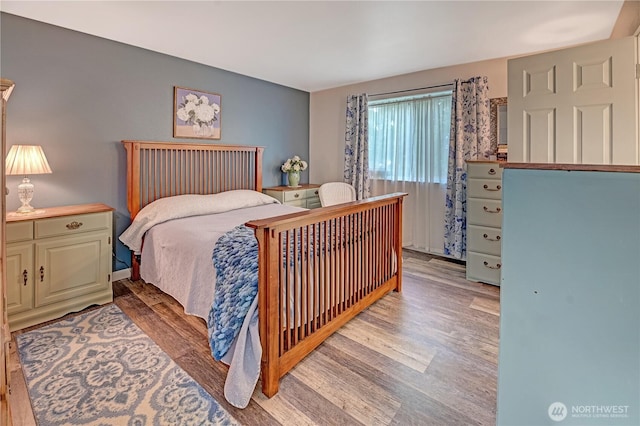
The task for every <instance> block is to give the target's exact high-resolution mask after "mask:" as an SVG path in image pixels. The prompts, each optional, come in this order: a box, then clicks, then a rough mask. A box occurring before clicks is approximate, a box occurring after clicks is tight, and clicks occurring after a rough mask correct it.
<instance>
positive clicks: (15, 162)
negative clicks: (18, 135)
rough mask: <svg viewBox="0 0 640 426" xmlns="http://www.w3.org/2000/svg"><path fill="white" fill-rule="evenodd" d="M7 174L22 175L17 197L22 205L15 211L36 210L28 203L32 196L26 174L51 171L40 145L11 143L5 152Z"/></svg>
mask: <svg viewBox="0 0 640 426" xmlns="http://www.w3.org/2000/svg"><path fill="white" fill-rule="evenodd" d="M5 169H6V173H7V175H23V176H24V179H22V183H21V184H20V185H18V198H19V199H20V201H21V202H22V206H21V207H20V208H19V209H18V210H17V213H33V212H35V211H36V210H35V209H34V208H33V207H32V206H31V204H29V203H30V202H31V199H32V198H33V184H32V183H31V181H30V180H29V178H28V177H27V175H36V174H43V173H51V168H50V167H49V163H47V157H45V156H44V152H43V151H42V147H41V146H40V145H13V146H12V147H11V149H10V150H9V153H8V154H7V160H6V162H5Z"/></svg>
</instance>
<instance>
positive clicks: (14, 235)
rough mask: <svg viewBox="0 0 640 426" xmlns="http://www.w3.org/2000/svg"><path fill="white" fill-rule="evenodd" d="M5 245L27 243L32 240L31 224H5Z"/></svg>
mask: <svg viewBox="0 0 640 426" xmlns="http://www.w3.org/2000/svg"><path fill="white" fill-rule="evenodd" d="M6 232H7V235H6V241H7V243H15V242H17V241H29V240H32V239H33V222H15V223H7V228H6Z"/></svg>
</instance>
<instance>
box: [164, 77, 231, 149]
mask: <svg viewBox="0 0 640 426" xmlns="http://www.w3.org/2000/svg"><path fill="white" fill-rule="evenodd" d="M173 97H174V101H173V137H174V138H195V139H220V132H221V130H222V129H221V126H220V117H221V113H222V106H221V101H222V99H221V96H220V95H219V94H217V93H208V92H203V91H201V90H193V89H185V88H183V87H177V86H176V87H175V90H174V95H173Z"/></svg>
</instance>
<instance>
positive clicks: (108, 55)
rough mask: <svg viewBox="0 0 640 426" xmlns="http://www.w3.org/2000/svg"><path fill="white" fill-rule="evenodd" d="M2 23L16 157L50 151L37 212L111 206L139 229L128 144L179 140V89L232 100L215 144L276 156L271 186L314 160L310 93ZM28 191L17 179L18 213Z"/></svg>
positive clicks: (11, 200) (86, 38)
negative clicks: (24, 147) (288, 164)
mask: <svg viewBox="0 0 640 426" xmlns="http://www.w3.org/2000/svg"><path fill="white" fill-rule="evenodd" d="M0 19H1V21H0V25H1V27H0V31H1V32H0V35H1V57H0V73H1V75H2V77H4V78H9V79H11V80H13V81H14V82H15V84H16V88H15V90H14V91H13V93H12V95H11V99H10V101H9V103H8V107H7V149H9V147H10V146H11V145H14V144H36V145H42V147H43V149H44V151H45V154H46V155H47V159H48V160H49V164H50V166H51V168H52V170H53V174H50V175H35V176H31V181H32V182H33V183H34V185H35V197H34V199H33V201H32V205H33V206H35V207H36V208H38V207H52V206H62V205H70V204H83V203H92V202H102V203H105V204H108V205H110V206H112V207H114V208H115V209H116V211H115V234H116V236H118V235H120V234H121V233H122V231H124V229H126V227H127V226H128V225H129V212H128V211H127V205H126V188H125V169H126V161H125V152H124V148H123V147H122V146H121V143H120V141H121V140H123V139H139V140H155V141H172V140H173V141H177V140H178V139H174V138H173V125H172V116H173V90H174V86H181V87H187V88H193V89H199V90H204V91H208V92H215V93H219V94H221V95H222V118H221V124H222V138H221V139H220V140H217V141H214V142H211V143H221V144H229V145H260V146H264V147H266V150H265V155H264V164H265V165H264V169H263V173H264V185H265V186H272V185H279V184H280V183H281V173H280V171H279V166H280V164H282V162H283V161H284V160H286V159H287V158H288V157H291V156H292V155H294V154H297V155H300V156H301V157H302V158H305V159H308V158H309V94H308V93H307V92H303V91H299V90H295V89H291V88H288V87H284V86H280V85H277V84H273V83H268V82H265V81H262V80H257V79H254V78H251V77H247V76H243V75H239V74H235V73H231V72H228V71H224V70H220V69H217V68H212V67H209V66H205V65H201V64H197V63H194V62H190V61H186V60H183V59H178V58H175V57H172V56H168V55H163V54H160V53H155V52H151V51H148V50H145V49H140V48H137V47H132V46H128V45H125V44H122V43H117V42H113V41H110V40H106V39H102V38H98V37H94V36H90V35H86V34H83V33H79V32H75V31H70V30H66V29H63V28H60V27H55V26H52V25H48V24H43V23H41V22H37V21H33V20H29V19H24V18H21V17H17V16H14V15H10V14H6V13H2V14H1V18H0ZM214 45H215V43H212V46H214ZM245 54H247V55H254V54H259V52H258V53H256V52H246V53H245ZM265 60H266V59H265ZM183 141H184V142H210V141H206V140H197V139H183ZM306 176H307V174H303V180H305V179H306ZM19 181H20V178H19V177H16V176H8V177H7V187H8V188H9V190H10V191H11V192H10V194H9V196H8V197H7V210H8V211H10V210H15V209H16V208H17V207H19V206H20V202H19V201H18V198H17V194H16V188H17V185H18V183H19ZM116 241H117V239H116ZM116 253H117V258H118V260H117V261H115V263H114V269H115V270H118V269H123V268H125V267H128V266H129V263H130V259H129V257H130V256H129V251H128V250H127V248H126V247H124V246H123V245H122V244H121V243H120V242H119V241H117V245H116ZM121 261H124V262H126V264H125V263H122V262H121Z"/></svg>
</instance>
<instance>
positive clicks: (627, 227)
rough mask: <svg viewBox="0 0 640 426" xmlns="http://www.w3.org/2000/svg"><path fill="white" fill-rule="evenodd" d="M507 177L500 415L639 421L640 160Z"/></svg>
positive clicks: (515, 420) (518, 169) (522, 420)
mask: <svg viewBox="0 0 640 426" xmlns="http://www.w3.org/2000/svg"><path fill="white" fill-rule="evenodd" d="M502 178H503V199H502V202H503V208H504V211H503V222H502V226H503V227H502V264H503V266H502V277H501V278H502V286H501V294H500V298H501V318H500V354H499V375H498V413H497V423H498V424H499V425H510V426H513V425H550V424H562V425H578V424H579V425H638V424H640V167H638V166H628V167H627V166H620V167H617V166H587V165H560V164H546V165H544V164H539V165H534V164H526V163H520V164H518V163H509V164H506V165H505V166H504V170H503V176H502Z"/></svg>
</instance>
